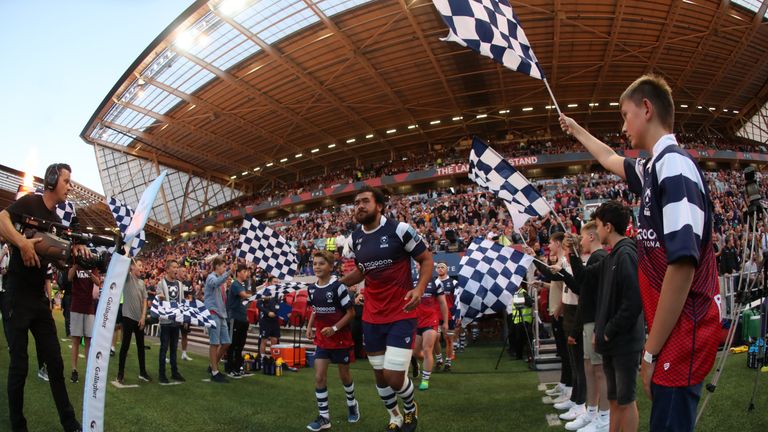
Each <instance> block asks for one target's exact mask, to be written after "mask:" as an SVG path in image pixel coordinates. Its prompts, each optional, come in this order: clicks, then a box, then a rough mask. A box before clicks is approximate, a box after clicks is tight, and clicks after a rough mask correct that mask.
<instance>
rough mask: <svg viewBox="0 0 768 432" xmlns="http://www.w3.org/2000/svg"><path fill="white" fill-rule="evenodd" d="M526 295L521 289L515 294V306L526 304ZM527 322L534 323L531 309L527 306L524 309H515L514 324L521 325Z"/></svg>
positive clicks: (513, 313)
mask: <svg viewBox="0 0 768 432" xmlns="http://www.w3.org/2000/svg"><path fill="white" fill-rule="evenodd" d="M525 294H527V292H526V291H525V290H524V289H522V288H520V289H518V290H517V292H516V293H515V300H517V301H513V302H514V303H515V304H525ZM523 321H525V322H527V323H529V324H530V323H532V322H533V315H532V314H531V308H530V307H528V306H526V307H524V308H521V309H520V308H515V311H513V312H512V324H520V323H521V322H523Z"/></svg>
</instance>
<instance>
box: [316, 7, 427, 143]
mask: <svg viewBox="0 0 768 432" xmlns="http://www.w3.org/2000/svg"><path fill="white" fill-rule="evenodd" d="M304 3H305V4H306V5H307V6H308V7H309V8H310V9H312V11H313V12H314V13H315V15H317V16H318V17H319V18H320V21H322V22H323V23H324V24H325V26H326V27H328V29H330V30H331V31H332V32H333V34H334V36H336V37H337V38H338V39H339V41H341V42H342V43H343V44H344V46H346V47H347V51H348V52H349V55H350V56H351V57H353V58H354V59H355V60H357V62H358V63H359V64H360V65H361V66H363V68H364V69H365V70H366V71H367V72H368V75H369V76H370V77H371V78H373V80H374V81H376V83H377V84H378V85H379V87H380V88H381V89H382V90H384V92H385V93H386V94H387V96H389V98H390V99H391V100H392V102H394V103H395V105H396V106H397V107H398V108H399V109H400V111H401V112H402V113H403V114H405V115H406V116H407V117H408V118H409V119H410V121H411V122H412V124H418V122H417V120H416V118H415V117H414V116H413V114H411V112H410V111H408V109H407V108H406V107H405V105H404V104H403V101H402V100H400V97H399V96H398V95H397V94H396V93H395V91H394V90H392V87H391V86H390V85H389V84H387V82H386V81H385V80H384V78H383V77H382V76H381V74H379V72H378V71H377V70H376V68H375V67H373V65H372V64H371V63H370V62H369V61H368V59H367V58H366V57H365V56H363V55H362V54H360V49H358V48H357V47H356V46H355V44H354V42H352V40H351V39H350V38H349V36H347V35H346V34H345V33H344V32H342V31H341V29H340V28H339V27H338V26H337V25H336V23H334V22H333V21H332V20H331V19H330V18H328V16H327V15H326V14H325V13H324V12H323V11H322V10H321V9H320V8H319V7H318V6H317V5H316V4H315V2H314V0H304ZM419 133H421V135H422V137H423V138H424V140H425V141H426V142H427V144H429V141H430V140H429V137H428V136H427V135H426V134H425V133H424V131H422V130H419Z"/></svg>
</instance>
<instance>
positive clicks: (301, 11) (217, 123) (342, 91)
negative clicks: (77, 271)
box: [81, 0, 768, 226]
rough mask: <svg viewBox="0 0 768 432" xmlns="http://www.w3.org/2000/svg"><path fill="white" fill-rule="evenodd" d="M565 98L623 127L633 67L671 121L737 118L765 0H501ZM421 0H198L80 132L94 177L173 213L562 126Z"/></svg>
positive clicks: (763, 73)
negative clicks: (162, 176)
mask: <svg viewBox="0 0 768 432" xmlns="http://www.w3.org/2000/svg"><path fill="white" fill-rule="evenodd" d="M510 3H511V5H512V6H513V7H514V8H515V11H516V13H517V15H518V16H519V17H520V20H521V22H522V25H523V28H524V29H525V32H526V34H527V36H528V39H529V41H530V42H531V45H532V46H533V49H534V51H535V53H536V55H537V57H538V59H539V61H540V62H541V64H542V68H543V69H544V71H545V73H546V74H547V76H548V78H549V82H550V84H551V85H552V88H553V91H554V93H555V95H556V97H557V98H558V102H559V104H560V105H561V107H563V109H564V111H565V112H566V113H567V114H568V115H572V116H573V117H575V118H576V119H577V120H578V121H580V122H583V123H584V124H586V125H587V126H588V127H589V128H590V129H592V130H595V131H605V132H618V131H619V130H620V127H621V119H620V115H619V112H618V107H617V106H616V102H617V99H618V96H619V95H620V94H621V92H622V91H623V90H624V88H625V87H626V86H627V85H628V84H629V83H630V82H632V81H633V80H634V79H635V78H637V77H638V76H639V75H641V74H643V73H646V72H655V73H657V74H660V75H662V76H664V77H665V78H666V79H667V80H668V81H669V82H670V84H671V86H672V87H673V90H674V96H675V101H676V104H677V105H678V106H677V107H676V108H677V116H676V128H677V129H678V130H679V131H683V132H703V133H707V134H709V133H722V134H732V133H735V132H736V131H737V130H738V129H739V128H740V127H741V126H742V125H744V124H745V123H746V122H747V120H746V119H748V118H750V117H751V116H752V114H754V113H756V112H757V111H758V110H759V109H760V108H761V107H762V106H763V104H764V103H765V102H766V100H768V81H767V80H768V56H766V55H765V53H766V52H768V27H767V26H766V20H765V18H764V17H765V16H766V11H767V8H768V2H762V3H761V2H754V1H744V0H742V1H738V2H737V1H734V2H730V1H727V0H722V1H705V0H683V1H678V0H645V1H624V0H617V1H610V2H609V1H598V0H592V1H580V0H546V1H544V0H533V1H526V2H518V1H511V2H510ZM446 34H447V31H446V26H445V25H444V23H443V22H442V20H441V18H440V16H439V15H438V14H437V12H436V10H435V8H434V6H433V5H432V3H431V1H429V0H380V1H371V0H261V1H255V2H254V1H245V0H226V1H216V0H213V1H196V2H195V3H194V4H193V5H192V6H190V7H189V8H188V9H187V10H186V11H185V12H184V13H183V14H182V15H181V16H179V18H178V19H176V20H175V21H174V22H173V23H171V24H170V25H169V26H168V28H166V30H165V31H164V32H163V33H162V34H160V35H159V36H158V37H157V38H156V39H155V40H154V41H153V42H152V44H151V45H150V46H149V47H147V49H146V50H145V51H144V52H143V53H142V54H141V55H140V56H139V57H138V58H137V59H136V61H135V62H134V63H133V64H132V65H131V66H130V67H129V69H128V70H127V71H126V72H125V74H124V75H123V76H122V77H121V78H120V80H119V81H118V82H117V83H116V84H115V86H114V87H113V89H112V90H111V91H110V93H109V94H108V95H107V96H106V97H105V99H104V101H103V102H102V104H101V105H100V106H99V107H98V109H97V110H96V111H95V112H94V114H93V116H92V117H91V119H90V120H89V121H88V123H87V124H86V126H85V128H84V129H83V131H82V134H81V137H82V138H83V139H84V140H85V141H86V142H88V143H90V144H93V145H94V148H95V151H96V156H97V161H98V163H99V167H100V171H101V178H102V182H103V185H104V190H105V192H106V193H107V194H112V195H116V196H118V197H120V198H121V199H123V200H124V201H125V202H127V203H128V204H130V205H135V204H136V202H138V198H139V196H140V194H141V192H142V191H143V189H144V187H145V186H146V184H147V183H148V182H149V181H151V179H152V178H153V177H154V176H155V175H156V174H157V173H158V172H159V171H160V170H161V169H168V170H169V174H170V175H169V180H168V181H167V182H166V185H165V187H164V189H163V193H162V194H161V199H159V200H158V202H157V204H156V207H155V209H154V210H153V212H154V213H153V215H152V217H153V218H154V219H155V220H157V221H158V222H161V223H163V224H167V225H169V226H174V225H177V224H178V223H180V222H181V221H183V220H185V219H187V218H189V217H191V216H194V215H196V214H199V213H201V212H205V211H207V210H209V209H211V208H213V207H215V206H217V205H220V204H222V203H224V202H226V201H229V200H231V199H233V198H237V197H238V196H241V195H242V194H243V193H249V192H253V191H259V190H262V189H275V190H279V189H280V186H281V185H283V184H287V183H291V182H293V181H295V180H297V179H298V178H303V177H311V176H315V175H320V174H323V173H325V172H330V171H332V170H334V169H336V168H339V167H344V166H348V165H354V164H356V163H357V164H366V163H370V162H379V161H386V160H393V159H395V158H399V157H400V156H401V155H402V154H403V153H404V152H414V153H424V152H427V151H430V150H434V149H440V148H445V147H446V146H447V147H450V146H453V145H454V144H455V143H456V142H457V141H458V140H460V139H461V138H462V137H466V136H468V135H471V134H478V135H481V136H485V137H498V136H501V137H504V136H506V134H507V133H512V134H514V136H518V137H521V136H547V135H549V134H550V133H551V134H553V135H557V134H559V128H558V123H557V115H556V113H555V112H554V110H553V109H552V108H551V107H550V105H551V101H550V100H549V98H548V95H547V92H546V90H545V87H544V85H543V83H542V82H541V81H539V80H536V79H533V78H530V77H527V76H525V75H522V74H519V73H516V72H512V71H509V70H506V69H504V68H502V67H501V66H499V65H497V64H495V63H493V62H492V61H491V60H489V59H487V58H484V57H481V56H479V55H478V54H476V53H474V52H472V51H470V50H468V49H465V48H462V47H460V46H459V45H456V44H452V43H447V42H442V41H440V40H439V38H440V37H443V36H445V35H446Z"/></svg>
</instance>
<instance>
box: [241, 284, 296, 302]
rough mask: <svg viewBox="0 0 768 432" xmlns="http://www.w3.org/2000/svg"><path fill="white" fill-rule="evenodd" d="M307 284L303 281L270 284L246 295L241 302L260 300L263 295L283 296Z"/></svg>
mask: <svg viewBox="0 0 768 432" xmlns="http://www.w3.org/2000/svg"><path fill="white" fill-rule="evenodd" d="M308 288H309V285H307V284H305V283H304V282H283V283H279V284H275V285H270V286H267V287H264V288H261V289H259V290H258V291H256V292H255V293H254V294H253V295H252V296H250V297H248V299H246V300H245V301H243V304H246V303H248V302H252V301H255V300H260V299H262V298H263V297H285V296H286V295H287V294H290V293H292V292H294V291H300V290H305V289H308Z"/></svg>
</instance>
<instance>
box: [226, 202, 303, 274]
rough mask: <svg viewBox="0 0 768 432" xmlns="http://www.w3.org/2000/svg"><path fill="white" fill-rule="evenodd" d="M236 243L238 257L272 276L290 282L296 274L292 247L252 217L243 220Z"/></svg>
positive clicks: (296, 265)
mask: <svg viewBox="0 0 768 432" xmlns="http://www.w3.org/2000/svg"><path fill="white" fill-rule="evenodd" d="M238 243H239V245H240V247H239V250H238V252H237V256H238V257H240V258H245V259H246V260H247V261H251V262H253V263H255V264H256V265H257V266H259V267H261V268H263V269H264V270H266V271H267V272H268V273H269V274H271V275H272V276H275V277H276V278H278V279H281V280H291V279H293V277H292V276H293V275H294V274H296V269H297V268H298V262H297V260H296V252H295V251H294V250H293V247H292V246H291V245H290V243H288V242H287V241H286V240H285V239H284V238H283V237H282V236H281V235H280V234H277V233H276V232H274V231H273V230H272V228H270V227H268V226H267V225H265V224H264V223H262V222H259V221H258V220H256V219H255V218H254V217H253V216H246V217H245V218H244V219H243V226H242V227H241V228H240V240H239V242H238Z"/></svg>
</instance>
